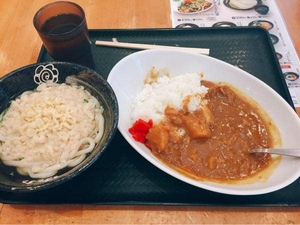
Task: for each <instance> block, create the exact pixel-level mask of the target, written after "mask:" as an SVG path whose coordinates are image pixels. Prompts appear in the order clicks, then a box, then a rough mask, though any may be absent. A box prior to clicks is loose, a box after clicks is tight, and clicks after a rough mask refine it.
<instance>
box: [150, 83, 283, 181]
mask: <svg viewBox="0 0 300 225" xmlns="http://www.w3.org/2000/svg"><path fill="white" fill-rule="evenodd" d="M202 84H203V85H204V86H206V87H208V88H209V91H208V93H207V94H206V96H205V98H206V100H207V104H206V105H204V106H203V107H201V108H200V109H198V110H197V111H195V112H193V113H189V112H188V111H187V110H186V109H185V108H183V109H181V110H179V111H178V110H174V109H172V108H167V109H166V110H165V118H164V119H163V120H162V121H161V122H160V123H159V124H158V125H155V126H153V127H152V128H151V129H150V131H149V133H148V134H147V137H146V138H147V146H149V147H150V148H151V151H152V153H153V154H154V155H155V156H156V157H158V158H159V159H160V160H162V161H163V162H164V163H166V164H167V165H169V166H171V167H173V168H175V169H177V170H179V171H180V172H183V173H184V174H186V175H189V176H192V177H194V178H197V179H202V180H203V179H206V180H207V179H208V180H217V181H234V180H242V179H245V178H249V177H252V176H254V175H256V174H258V173H259V172H261V171H263V170H264V169H266V168H267V167H268V166H269V165H270V164H271V161H272V157H271V156H270V155H268V154H261V153H259V154H250V153H249V150H250V149H251V148H272V147H274V146H275V145H277V144H278V143H279V144H280V143H281V138H280V135H279V131H278V130H277V128H276V126H275V124H274V123H273V122H272V121H271V120H270V119H269V118H268V117H267V116H266V114H264V113H262V112H261V111H260V110H259V107H257V105H255V104H254V103H253V102H254V101H253V102H251V101H249V99H247V98H245V97H244V96H242V95H241V93H237V92H236V91H235V90H234V89H233V88H232V87H231V86H229V85H226V84H217V83H213V82H209V81H202ZM274 131H275V132H274ZM275 134H276V135H275Z"/></svg>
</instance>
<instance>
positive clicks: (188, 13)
mask: <svg viewBox="0 0 300 225" xmlns="http://www.w3.org/2000/svg"><path fill="white" fill-rule="evenodd" d="M208 1H209V2H210V3H212V4H211V6H210V7H208V8H207V9H204V10H201V11H197V12H186V13H185V12H180V11H178V7H179V6H180V5H181V3H182V2H184V0H181V1H179V3H178V5H177V6H176V9H175V11H176V12H178V13H180V14H185V15H191V14H198V13H202V12H206V11H208V10H210V9H211V8H212V7H214V4H213V1H212V0H208Z"/></svg>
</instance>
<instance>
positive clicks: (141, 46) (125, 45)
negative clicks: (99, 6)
mask: <svg viewBox="0 0 300 225" xmlns="http://www.w3.org/2000/svg"><path fill="white" fill-rule="evenodd" d="M95 44H96V45H99V46H109V47H116V48H131V49H177V50H183V51H190V52H195V53H200V54H204V55H209V49H207V48H189V47H177V46H176V47H175V46H165V45H149V44H136V43H126V42H117V41H96V42H95Z"/></svg>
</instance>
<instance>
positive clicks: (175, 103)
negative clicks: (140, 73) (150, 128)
mask: <svg viewBox="0 0 300 225" xmlns="http://www.w3.org/2000/svg"><path fill="white" fill-rule="evenodd" d="M201 79H202V74H200V73H186V74H183V75H179V76H176V77H173V78H170V77H168V76H165V75H164V76H161V77H159V78H158V79H157V80H156V82H153V83H151V84H145V85H144V87H143V89H142V90H141V92H139V93H138V94H137V95H136V97H135V98H134V99H133V102H132V120H133V121H136V120H138V119H143V120H145V121H148V120H150V119H152V120H153V123H154V124H157V123H159V122H160V121H161V120H162V119H163V118H164V114H165V109H166V108H167V106H170V107H172V108H174V109H176V110H180V109H182V107H183V101H184V100H185V99H186V98H187V97H189V98H190V101H189V103H188V111H189V112H193V111H195V110H197V109H199V108H200V107H201V105H203V104H206V101H204V100H203V97H204V95H205V94H206V93H207V90H208V88H206V87H205V86H203V85H201Z"/></svg>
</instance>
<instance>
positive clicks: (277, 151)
mask: <svg viewBox="0 0 300 225" xmlns="http://www.w3.org/2000/svg"><path fill="white" fill-rule="evenodd" d="M250 153H269V154H277V155H286V156H294V157H300V149H290V148H286V149H283V148H282V149H281V148H277V149H276V148H273V149H272V148H259V149H251V150H250Z"/></svg>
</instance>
